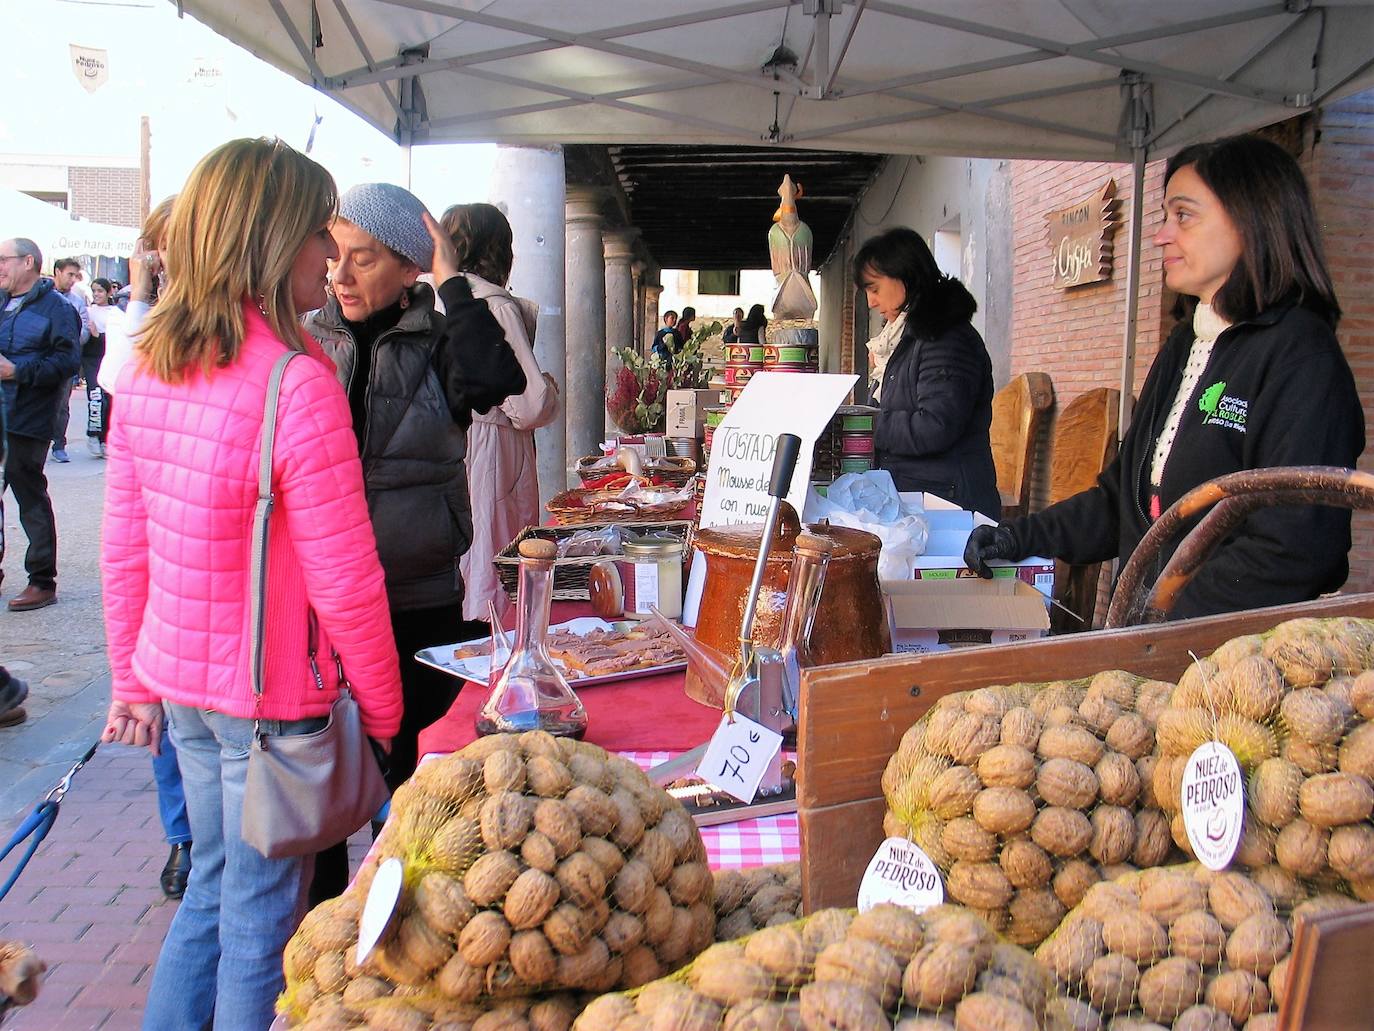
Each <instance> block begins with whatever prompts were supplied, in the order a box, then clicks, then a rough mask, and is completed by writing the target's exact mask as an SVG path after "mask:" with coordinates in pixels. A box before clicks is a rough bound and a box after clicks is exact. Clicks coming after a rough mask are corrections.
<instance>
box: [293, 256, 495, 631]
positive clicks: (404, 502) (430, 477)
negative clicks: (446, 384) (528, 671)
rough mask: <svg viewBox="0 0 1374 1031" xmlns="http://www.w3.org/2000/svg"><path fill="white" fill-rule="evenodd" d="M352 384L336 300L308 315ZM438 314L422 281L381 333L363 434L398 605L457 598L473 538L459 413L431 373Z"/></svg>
mask: <svg viewBox="0 0 1374 1031" xmlns="http://www.w3.org/2000/svg"><path fill="white" fill-rule="evenodd" d="M305 328H306V331H307V332H308V333H310V335H311V336H313V337H315V339H317V340H318V341H319V342H320V343H321V344H322V345H323V347H324V349H325V351H326V352H327V353H328V354H329V356H330V358H332V359H333V360H334V364H335V366H336V367H337V369H338V375H339V381H340V382H341V383H342V384H343V385H344V389H345V390H347V389H348V386H349V383H350V382H351V380H352V378H353V375H354V364H355V359H356V354H357V344H356V342H355V341H354V339H353V336H352V334H350V333H349V331H348V329H347V328H346V327H345V326H344V324H343V316H342V314H341V313H340V311H339V305H338V302H337V301H336V300H334V298H332V297H331V298H330V299H329V302H328V303H327V304H326V305H325V307H324V308H321V309H320V310H318V311H314V312H311V313H310V314H309V315H307V316H306V317H305ZM440 333H441V319H440V317H439V316H438V315H437V314H436V313H435V311H434V292H433V291H432V290H431V289H430V288H429V287H428V286H426V285H425V284H423V283H418V284H416V285H415V286H414V287H412V288H411V290H410V306H409V307H408V308H406V309H405V310H404V312H403V313H402V315H401V319H400V322H398V323H397V325H396V326H395V327H393V328H392V329H388V330H386V331H384V332H383V333H381V334H380V335H379V336H378V337H377V341H376V344H375V345H374V347H373V352H372V367H371V368H370V369H367V370H358V371H359V374H365V375H367V377H368V384H367V424H366V427H365V429H364V432H363V434H362V441H363V443H362V462H363V482H364V484H365V486H366V489H367V507H368V511H369V512H370V513H371V515H372V529H373V532H374V533H376V535H377V553H378V556H379V557H380V558H381V562H382V570H383V571H384V572H385V573H386V590H387V596H388V599H389V601H390V605H391V609H392V611H403V610H407V609H427V608H437V607H439V606H442V605H457V604H461V603H462V600H463V579H462V576H461V574H460V573H459V569H458V560H459V558H460V557H461V556H462V555H463V553H464V552H466V551H467V550H468V545H469V544H470V543H471V542H472V515H471V511H470V508H469V501H468V479H467V467H466V465H465V464H464V459H465V458H466V456H467V434H466V432H465V431H464V430H463V428H462V427H461V426H459V425H458V424H457V423H456V422H454V420H453V416H452V414H451V413H450V412H449V407H448V403H447V402H446V400H445V399H444V391H443V387H442V385H441V384H440V382H439V377H438V375H437V374H436V373H435V371H434V348H435V347H436V346H437V344H438V342H439V339H440Z"/></svg>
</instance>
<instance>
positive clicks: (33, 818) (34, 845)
mask: <svg viewBox="0 0 1374 1031" xmlns="http://www.w3.org/2000/svg"><path fill="white" fill-rule="evenodd" d="M99 747H100V742H99V741H97V742H95V744H93V745H91V747H90V748H88V749H86V754H85V755H83V756H82V757H81V758H80V759H78V760H77V761H76V762H75V763H73V764H72V768H71V769H70V770H68V771H67V772H66V774H65V775H64V776H63V778H62V779H61V780H59V781H58V782H57V785H56V786H55V787H54V788H53V789H52V790H51V791H49V792H48V793H47V794H46V795H45V796H44V797H43V801H41V802H39V803H38V805H36V806H34V808H33V812H31V813H29V815H28V816H27V817H25V818H24V822H23V823H21V824H20V825H19V829H18V830H16V831H15V832H14V834H13V836H12V837H11V838H10V840H9V844H7V845H6V846H5V848H4V850H3V851H0V862H3V861H4V860H5V859H6V858H7V857H8V856H9V854H10V853H11V852H13V851H14V850H15V849H16V848H18V847H19V846H20V845H21V844H23V842H24V839H25V838H28V839H30V840H29V844H28V847H26V848H25V849H24V854H23V855H22V856H20V857H19V861H18V862H17V863H16V864H15V867H14V870H13V871H11V873H10V875H9V877H8V878H7V879H6V881H5V883H4V884H3V885H0V899H3V898H4V897H5V896H6V895H8V894H9V891H10V889H11V888H13V887H14V882H15V881H17V880H18V879H19V875H20V874H21V873H23V872H24V867H26V866H28V864H29V860H30V859H32V858H33V854H34V853H35V852H36V851H38V846H39V845H41V844H42V843H43V839H44V838H46V837H47V836H48V831H50V830H52V825H53V824H54V823H55V822H56V821H57V811H58V809H60V808H61V806H62V799H63V798H65V797H66V795H67V791H68V790H69V789H70V788H71V786H72V778H73V777H74V776H76V771H77V770H79V769H81V767H83V766H85V765H86V764H87V763H88V762H90V761H91V756H93V755H95V750H96V749H97V748H99Z"/></svg>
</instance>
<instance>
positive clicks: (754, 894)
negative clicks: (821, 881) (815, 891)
mask: <svg viewBox="0 0 1374 1031" xmlns="http://www.w3.org/2000/svg"><path fill="white" fill-rule="evenodd" d="M715 879H716V941H720V942H727V941H734V940H735V939H736V938H743V937H744V936H745V935H746V934H752V933H753V932H754V931H757V930H758V929H759V928H760V927H771V926H772V925H774V924H787V923H791V922H792V921H793V920H797V919H799V918H800V917H801V915H802V911H801V910H802V904H801V863H800V862H796V863H777V864H774V865H773V866H759V867H755V868H753V869H750V870H717V871H715Z"/></svg>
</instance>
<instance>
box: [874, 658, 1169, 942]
mask: <svg viewBox="0 0 1374 1031" xmlns="http://www.w3.org/2000/svg"><path fill="white" fill-rule="evenodd" d="M1172 691H1173V685H1172V684H1166V683H1163V682H1160V681H1141V680H1140V678H1138V677H1135V676H1132V675H1130V674H1127V673H1122V672H1118V671H1111V672H1105V673H1099V674H1098V675H1097V676H1095V677H1093V678H1092V679H1091V680H1090V681H1087V682H1055V683H1050V684H1016V685H1011V686H1006V687H1001V686H999V687H988V688H983V689H981V690H977V691H967V692H961V693H959V694H954V695H948V696H946V697H944V698H942V699H940V701H939V702H937V703H936V705H935V706H934V708H932V709H931V711H930V712H929V713H927V714H926V715H925V716H924V717H923V718H922V719H921V720H919V721H918V722H917V723H916V724H915V725H913V726H912V727H911V728H910V729H909V730H908V731H907V732H906V734H905V735H904V736H903V738H902V742H901V745H900V747H899V748H898V750H897V752H896V754H895V755H894V756H893V757H892V759H891V761H890V762H889V763H888V766H887V769H886V770H885V771H884V773H883V791H884V794H885V795H886V797H887V804H888V812H887V815H886V817H885V818H884V821H883V825H884V831H885V832H886V833H887V834H888V835H889V836H896V837H907V838H910V839H911V840H913V841H915V842H916V844H918V845H919V846H920V847H921V848H922V849H923V850H924V851H925V852H926V854H927V855H928V856H929V857H930V859H931V861H932V862H934V863H935V865H936V866H937V867H939V868H940V869H941V871H942V872H944V873H945V889H946V892H947V895H948V897H949V898H950V899H952V900H953V901H956V902H960V903H962V904H964V905H966V906H968V907H970V908H971V909H974V910H975V911H977V912H978V914H979V915H980V916H982V917H983V918H984V919H985V920H987V921H988V923H989V924H990V925H991V926H992V927H993V928H994V929H995V930H997V931H998V932H999V933H1002V934H1004V935H1005V936H1006V937H1007V938H1008V939H1009V940H1010V941H1012V942H1015V943H1017V944H1020V945H1035V944H1038V943H1039V942H1041V941H1043V940H1044V938H1045V937H1046V936H1047V935H1048V934H1049V933H1050V932H1051V931H1053V930H1054V929H1055V927H1057V926H1058V925H1059V921H1060V920H1062V919H1063V917H1064V915H1065V913H1067V912H1068V911H1069V910H1070V909H1071V908H1073V907H1074V906H1076V905H1077V904H1078V903H1079V902H1080V901H1081V900H1082V898H1083V895H1084V892H1086V891H1087V890H1088V888H1089V887H1090V886H1091V885H1093V884H1094V883H1096V882H1097V881H1099V880H1100V879H1102V878H1103V877H1111V876H1114V875H1118V874H1121V873H1125V872H1129V871H1130V870H1133V869H1135V868H1139V867H1148V866H1157V865H1159V864H1160V863H1163V862H1165V861H1166V860H1167V859H1168V858H1169V855H1170V853H1171V851H1172V848H1171V842H1170V837H1169V821H1168V819H1167V818H1166V817H1165V815H1164V814H1163V813H1162V812H1160V811H1159V809H1158V808H1156V807H1155V806H1154V804H1153V797H1152V785H1153V783H1154V770H1155V760H1154V755H1153V752H1154V745H1155V727H1154V723H1155V718H1156V715H1157V714H1158V713H1159V711H1160V710H1161V709H1162V708H1163V706H1164V704H1165V703H1166V702H1167V700H1168V697H1169V694H1170V693H1171V692H1172Z"/></svg>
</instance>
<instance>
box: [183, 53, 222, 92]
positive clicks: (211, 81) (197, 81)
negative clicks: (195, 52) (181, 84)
mask: <svg viewBox="0 0 1374 1031" xmlns="http://www.w3.org/2000/svg"><path fill="white" fill-rule="evenodd" d="M187 82H188V83H189V84H190V85H192V86H200V87H201V88H202V89H213V88H215V87H216V86H222V85H223V84H224V63H223V62H222V61H221V60H220V59H219V58H218V57H193V58H191V74H190V75H189V76H188V77H187Z"/></svg>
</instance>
